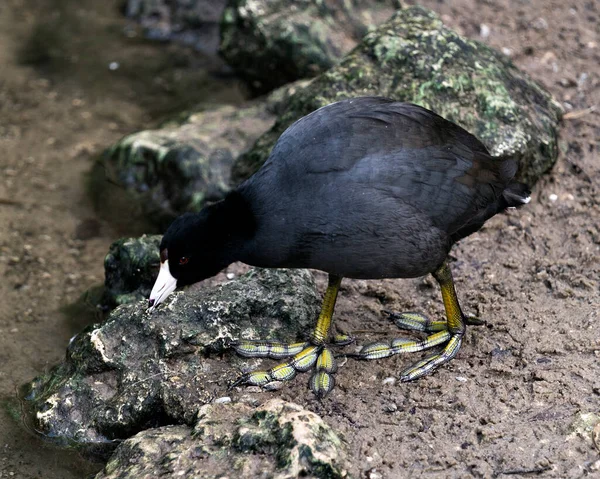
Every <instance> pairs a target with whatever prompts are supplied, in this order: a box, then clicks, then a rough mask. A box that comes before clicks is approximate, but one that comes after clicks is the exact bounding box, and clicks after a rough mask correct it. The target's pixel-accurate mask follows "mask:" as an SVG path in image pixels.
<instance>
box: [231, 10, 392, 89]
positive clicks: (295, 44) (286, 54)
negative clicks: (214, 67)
mask: <svg viewBox="0 0 600 479" xmlns="http://www.w3.org/2000/svg"><path fill="white" fill-rule="evenodd" d="M398 6H399V2H398V1H396V0H383V1H381V0H380V1H374V0H361V1H356V0H351V1H348V0H329V1H326V2H323V1H322V0H265V1H256V0H230V1H229V4H228V6H227V8H226V9H225V11H224V13H223V18H222V22H221V47H220V52H221V55H222V56H223V57H224V58H225V60H226V61H227V62H228V63H229V64H230V65H231V66H232V67H233V68H234V69H235V70H236V72H237V73H238V75H240V76H241V77H242V78H244V79H245V80H246V81H248V83H249V84H250V86H251V88H253V89H254V90H255V91H258V92H265V91H269V90H272V89H273V88H276V87H278V86H281V85H284V84H286V83H289V82H291V81H294V80H298V79H300V78H308V77H313V76H315V75H318V74H319V73H321V72H323V71H325V70H327V69H328V68H331V67H332V66H333V65H335V64H336V63H337V62H338V61H339V60H340V59H341V58H342V57H343V55H344V54H346V53H347V52H348V51H350V50H351V49H352V48H353V47H354V46H355V45H356V43H357V42H358V41H359V40H360V39H361V38H362V37H363V36H364V35H365V34H366V33H367V32H368V30H369V28H372V27H375V26H376V25H379V24H380V23H382V22H383V21H385V20H387V19H388V18H389V16H390V15H391V14H392V13H393V11H394V10H395V9H396V8H397V7H398Z"/></svg>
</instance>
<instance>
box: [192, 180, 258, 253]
mask: <svg viewBox="0 0 600 479" xmlns="http://www.w3.org/2000/svg"><path fill="white" fill-rule="evenodd" d="M199 216H200V217H203V218H202V224H203V226H202V227H203V228H206V230H207V231H210V232H211V235H212V237H213V239H212V240H213V241H214V245H215V250H216V251H219V250H220V251H222V252H223V256H224V257H223V261H224V262H227V264H231V263H233V262H234V261H238V260H239V258H240V253H241V252H242V251H243V249H244V246H245V244H246V242H247V241H248V240H249V239H251V238H252V236H253V235H254V232H255V229H256V224H255V219H254V213H253V212H252V210H251V208H250V205H249V204H248V202H247V200H246V199H245V198H244V197H243V196H242V195H241V194H240V193H238V192H237V191H232V192H231V193H229V194H228V195H227V196H226V197H225V199H224V200H222V201H219V202H217V203H214V204H212V205H210V206H207V207H206V208H204V209H203V210H202V211H201V212H200V213H199Z"/></svg>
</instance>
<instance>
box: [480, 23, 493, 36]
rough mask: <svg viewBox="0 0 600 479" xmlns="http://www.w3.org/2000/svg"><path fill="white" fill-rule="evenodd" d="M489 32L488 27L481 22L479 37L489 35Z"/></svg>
mask: <svg viewBox="0 0 600 479" xmlns="http://www.w3.org/2000/svg"><path fill="white" fill-rule="evenodd" d="M490 33H491V30H490V27H488V26H487V25H486V24H485V23H482V24H481V25H480V26H479V35H481V38H487V37H489V36H490Z"/></svg>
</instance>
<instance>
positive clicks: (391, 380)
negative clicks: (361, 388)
mask: <svg viewBox="0 0 600 479" xmlns="http://www.w3.org/2000/svg"><path fill="white" fill-rule="evenodd" d="M381 383H382V384H389V385H390V386H393V385H394V384H396V378H393V377H389V378H385V379H384V380H383V381H381Z"/></svg>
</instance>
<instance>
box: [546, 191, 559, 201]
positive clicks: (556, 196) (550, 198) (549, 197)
mask: <svg viewBox="0 0 600 479" xmlns="http://www.w3.org/2000/svg"><path fill="white" fill-rule="evenodd" d="M548 199H549V200H550V201H552V202H554V201H556V200H557V199H558V195H555V194H554V193H552V194H551V195H550V196H548Z"/></svg>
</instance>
